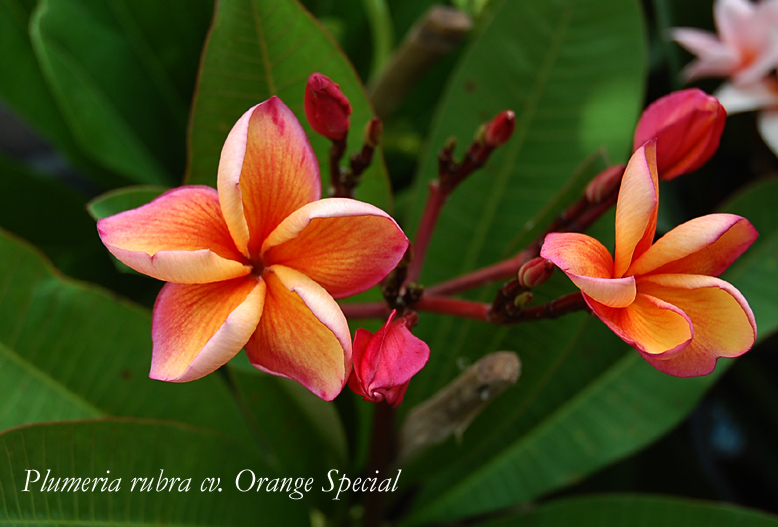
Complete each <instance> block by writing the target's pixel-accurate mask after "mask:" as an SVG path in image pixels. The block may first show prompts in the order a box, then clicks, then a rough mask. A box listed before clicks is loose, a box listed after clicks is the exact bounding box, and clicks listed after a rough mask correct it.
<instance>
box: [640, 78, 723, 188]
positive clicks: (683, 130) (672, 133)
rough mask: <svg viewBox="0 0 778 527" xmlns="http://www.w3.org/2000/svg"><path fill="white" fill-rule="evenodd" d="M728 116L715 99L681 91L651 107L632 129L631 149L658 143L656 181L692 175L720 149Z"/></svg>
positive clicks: (663, 98) (699, 92) (655, 102)
mask: <svg viewBox="0 0 778 527" xmlns="http://www.w3.org/2000/svg"><path fill="white" fill-rule="evenodd" d="M726 117H727V112H726V111H725V110H724V107H723V106H722V105H721V104H720V103H719V101H718V99H716V98H715V97H713V96H711V95H708V94H706V93H705V92H703V91H702V90H699V89H697V88H690V89H688V90H681V91H677V92H673V93H671V94H669V95H666V96H664V97H662V98H660V99H657V100H656V101H654V102H653V103H651V104H650V105H649V106H648V108H646V110H645V111H644V112H643V115H642V116H641V117H640V121H639V122H638V126H637V128H636V129H635V142H634V149H635V150H637V149H638V148H639V147H641V146H642V145H643V144H645V143H646V142H647V141H649V140H651V139H654V138H656V140H657V154H656V156H657V168H658V171H659V178H660V179H662V180H669V179H673V178H675V177H678V176H680V175H682V174H686V173H688V172H692V171H694V170H696V169H698V168H699V167H701V166H702V165H703V164H705V162H706V161H708V159H710V157H711V156H712V155H713V153H714V152H715V151H716V149H717V148H718V147H719V140H720V139H721V133H722V131H723V130H724V121H725V120H726Z"/></svg>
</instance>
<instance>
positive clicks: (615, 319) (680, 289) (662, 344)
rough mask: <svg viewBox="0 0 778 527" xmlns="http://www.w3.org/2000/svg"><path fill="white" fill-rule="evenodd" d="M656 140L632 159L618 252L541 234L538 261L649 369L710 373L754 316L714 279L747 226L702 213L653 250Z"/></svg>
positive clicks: (732, 352)
mask: <svg viewBox="0 0 778 527" xmlns="http://www.w3.org/2000/svg"><path fill="white" fill-rule="evenodd" d="M656 166H657V165H656V143H655V142H653V141H652V142H649V143H647V144H646V145H644V146H642V147H640V148H638V149H637V150H636V151H635V153H634V154H633V156H632V158H631V159H630V162H629V164H628V166H627V168H626V170H625V172H624V178H623V180H622V184H621V189H620V191H619V197H618V203H617V206H616V248H615V256H614V257H611V255H610V253H609V252H608V250H607V249H606V248H605V247H604V246H603V245H602V244H601V243H600V242H599V241H597V240H595V239H594V238H592V237H590V236H587V235H585V234H579V233H551V234H549V235H547V236H546V239H545V242H544V244H543V248H542V250H541V256H543V257H544V258H547V259H549V260H551V261H552V262H554V263H555V264H556V265H557V266H558V267H559V268H561V269H562V270H563V271H564V272H565V274H567V276H568V277H569V278H570V279H571V280H572V281H573V283H574V284H575V285H576V286H577V287H578V288H579V289H581V291H582V293H583V297H584V299H585V300H586V302H587V303H588V305H589V307H590V308H591V309H592V311H593V313H594V314H595V315H596V316H597V317H599V318H600V319H601V320H602V321H603V322H604V323H605V324H607V325H608V327H609V328H610V329H611V330H613V332H614V333H616V335H618V336H619V337H621V338H622V339H623V340H624V341H625V342H627V343H628V344H630V345H632V346H633V347H635V348H636V349H637V350H638V352H639V353H640V354H641V355H642V356H643V358H644V359H646V360H647V361H648V362H649V363H650V364H651V365H652V366H654V367H655V368H657V369H658V370H660V371H663V372H665V373H669V374H671V375H676V376H680V377H689V376H696V375H705V374H707V373H710V372H711V371H713V369H714V367H715V365H716V360H717V359H718V358H719V357H736V356H738V355H741V354H743V353H745V352H746V351H748V350H749V349H750V348H751V346H752V345H753V343H754V340H755V338H756V322H755V320H754V315H753V313H752V311H751V308H750V307H749V305H748V303H747V302H746V299H745V298H744V297H743V295H742V294H741V293H740V292H739V291H738V290H737V289H735V288H734V287H733V286H732V285H730V284H729V283H727V282H725V281H724V280H721V279H719V278H716V277H717V276H718V275H719V274H720V273H722V272H723V271H724V270H725V269H726V268H727V267H728V266H729V265H730V264H731V263H732V262H733V261H734V260H735V259H736V258H737V257H738V256H740V254H742V253H743V251H745V250H746V249H747V248H748V247H749V246H750V245H751V243H753V241H754V240H755V239H756V237H757V232H756V230H755V229H754V227H753V226H752V225H751V224H750V223H749V222H748V220H746V219H744V218H741V217H740V216H735V215H732V214H710V215H708V216H703V217H701V218H696V219H694V220H691V221H688V222H686V223H684V224H682V225H680V226H678V227H676V228H675V229H673V230H671V231H670V232H668V233H667V234H665V235H664V236H663V237H662V238H660V239H659V240H657V241H656V242H655V243H654V235H655V232H656V219H657V208H658V197H659V194H658V192H659V187H658V175H657V169H656Z"/></svg>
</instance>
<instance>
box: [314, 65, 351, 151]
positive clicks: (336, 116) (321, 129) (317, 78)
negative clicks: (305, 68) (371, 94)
mask: <svg viewBox="0 0 778 527" xmlns="http://www.w3.org/2000/svg"><path fill="white" fill-rule="evenodd" d="M349 115H351V104H349V102H348V98H347V97H346V96H345V95H343V92H341V91H340V86H339V85H338V84H336V83H334V82H332V80H330V78H329V77H327V76H326V75H322V74H321V73H314V74H312V75H311V76H310V77H308V82H307V84H306V86H305V117H306V118H307V119H308V123H310V125H311V127H312V128H313V129H314V130H315V131H316V133H318V134H320V135H323V136H324V137H326V138H328V139H331V140H332V141H342V140H343V139H345V138H346V135H347V134H348V129H349V126H350V122H349Z"/></svg>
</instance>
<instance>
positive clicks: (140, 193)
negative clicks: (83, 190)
mask: <svg viewBox="0 0 778 527" xmlns="http://www.w3.org/2000/svg"><path fill="white" fill-rule="evenodd" d="M167 190H169V189H168V188H167V187H158V186H154V185H138V186H134V187H124V188H120V189H117V190H111V191H109V192H106V193H105V194H102V195H100V196H98V197H96V198H95V199H93V200H92V201H90V202H89V203H87V205H86V207H87V210H88V211H89V214H90V215H91V216H92V218H94V219H95V220H101V219H103V218H107V217H108V216H112V215H114V214H118V213H119V212H124V211H125V210H130V209H134V208H137V207H140V206H141V205H145V204H146V203H149V202H150V201H151V200H153V199H154V198H156V197H158V196H159V195H160V194H163V193H164V192H166V191H167Z"/></svg>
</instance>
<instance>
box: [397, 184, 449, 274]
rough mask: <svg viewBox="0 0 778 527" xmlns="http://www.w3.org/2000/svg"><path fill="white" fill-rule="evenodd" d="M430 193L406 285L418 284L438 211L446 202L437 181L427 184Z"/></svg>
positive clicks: (443, 192)
mask: <svg viewBox="0 0 778 527" xmlns="http://www.w3.org/2000/svg"><path fill="white" fill-rule="evenodd" d="M429 189H430V193H429V195H428V196H427V204H426V206H425V207H424V215H423V216H422V217H421V223H420V224H419V231H418V232H417V233H416V241H415V242H414V243H413V260H411V264H410V265H409V266H408V277H407V278H406V280H405V281H406V283H413V282H418V281H419V277H420V276H421V270H422V267H423V266H424V258H425V257H426V255H427V247H429V243H430V240H431V239H432V233H433V231H434V230H435V225H436V224H437V223H438V217H439V216H440V211H441V209H442V208H443V204H444V203H445V202H446V198H447V197H448V193H447V192H445V191H443V190H442V189H441V188H440V183H439V182H438V181H432V182H430V184H429Z"/></svg>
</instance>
